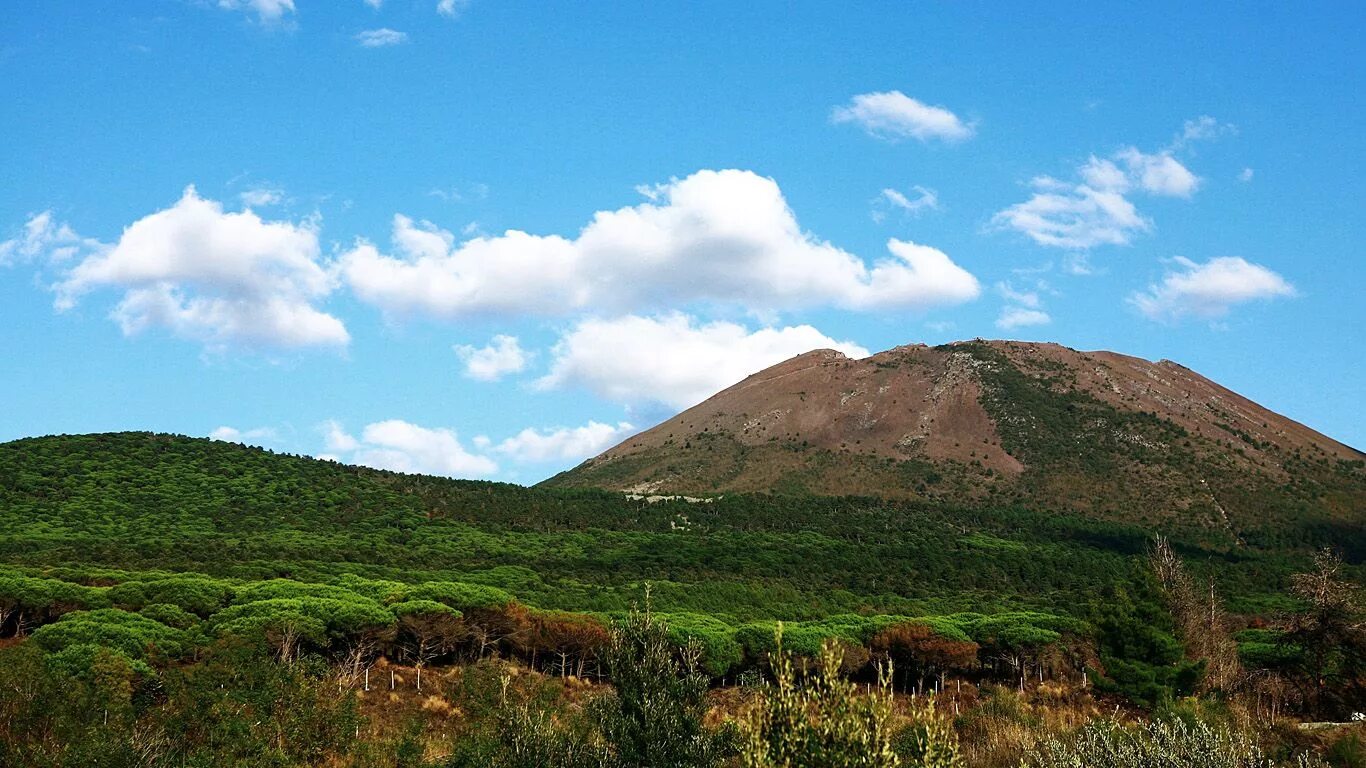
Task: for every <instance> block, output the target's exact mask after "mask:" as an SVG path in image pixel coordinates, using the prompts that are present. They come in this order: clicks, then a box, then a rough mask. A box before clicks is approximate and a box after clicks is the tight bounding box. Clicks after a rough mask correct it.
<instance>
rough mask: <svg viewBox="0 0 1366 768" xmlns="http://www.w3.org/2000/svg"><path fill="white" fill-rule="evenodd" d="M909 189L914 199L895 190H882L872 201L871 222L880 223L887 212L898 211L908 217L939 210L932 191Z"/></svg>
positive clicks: (937, 197)
mask: <svg viewBox="0 0 1366 768" xmlns="http://www.w3.org/2000/svg"><path fill="white" fill-rule="evenodd" d="M911 189H912V190H913V191H914V192H915V195H916V196H915V197H914V198H911V197H908V196H906V195H905V194H904V193H902V192H900V191H898V190H895V189H891V188H888V189H884V190H882V193H881V194H879V195H878V196H877V198H876V199H874V200H873V221H878V222H880V221H882V220H883V219H884V218H886V216H887V211H888V210H899V211H901V212H902V213H905V214H910V215H916V214H919V213H920V212H921V211H937V210H939V195H938V193H936V192H935V191H934V190H933V189H926V188H925V187H922V186H919V185H917V186H914V187H911Z"/></svg>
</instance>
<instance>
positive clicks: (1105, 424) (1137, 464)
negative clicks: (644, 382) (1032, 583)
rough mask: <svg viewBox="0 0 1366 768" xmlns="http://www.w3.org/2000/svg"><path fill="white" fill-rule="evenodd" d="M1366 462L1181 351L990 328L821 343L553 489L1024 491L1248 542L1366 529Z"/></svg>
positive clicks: (957, 497) (1012, 494)
mask: <svg viewBox="0 0 1366 768" xmlns="http://www.w3.org/2000/svg"><path fill="white" fill-rule="evenodd" d="M1363 459H1366V456H1363V454H1362V453H1361V452H1360V451H1357V450H1355V449H1353V448H1350V447H1348V446H1346V445H1343V444H1341V443H1338V442H1336V441H1334V440H1332V439H1330V438H1328V437H1325V436H1324V435H1321V434H1319V433H1317V432H1315V431H1313V430H1311V429H1309V428H1308V427H1306V426H1304V425H1302V424H1299V423H1297V422H1295V421H1292V420H1290V419H1287V418H1285V417H1283V416H1280V415H1279V414H1276V413H1274V412H1272V411H1270V410H1268V409H1266V408H1263V407H1262V406H1260V405H1258V404H1256V403H1254V402H1252V401H1250V400H1248V399H1246V398H1244V397H1242V396H1240V395H1238V394H1237V393H1235V392H1232V391H1230V390H1228V389H1226V388H1224V387H1221V386H1220V385H1218V384H1216V383H1215V382H1212V381H1210V380H1209V379H1207V378H1205V377H1203V376H1201V375H1199V374H1197V373H1195V372H1194V371H1191V370H1190V369H1188V368H1185V367H1184V366H1181V365H1178V364H1176V363H1173V362H1170V361H1166V360H1163V361H1160V362H1156V363H1153V362H1149V361H1146V360H1141V359H1138V358H1134V357H1128V356H1125V355H1120V354H1115V353H1113V352H1078V351H1076V350H1072V349H1068V348H1066V347H1062V346H1059V345H1056V344H1034V343H1023V342H1011V341H981V340H978V341H970V342H958V343H954V344H949V345H944V346H939V347H927V346H923V345H912V346H903V347H897V348H894V349H891V350H887V351H885V352H881V353H878V354H875V355H872V356H870V357H867V358H864V359H862V360H852V359H849V358H847V357H845V356H844V355H842V354H840V353H839V352H835V351H833V350H816V351H814V352H808V353H806V354H804V355H800V356H798V357H795V358H792V359H791V360H788V361H786V362H783V363H780V364H778V365H775V366H773V367H771V368H768V369H766V370H764V371H761V372H759V373H756V374H754V375H752V376H750V377H748V378H746V379H745V380H744V381H741V382H739V383H737V384H735V385H734V386H731V387H729V388H727V389H725V390H723V391H721V392H719V393H717V394H716V395H715V396H713V397H711V398H709V399H708V400H706V401H705V402H703V403H701V404H699V405H697V406H695V407H693V408H690V409H688V410H686V411H684V412H683V413H680V414H679V415H677V416H675V417H674V418H672V419H669V420H668V421H665V422H664V423H662V424H660V425H658V426H656V427H654V428H653V429H650V430H648V431H646V432H643V433H641V434H639V435H636V436H634V437H632V438H629V439H628V440H626V441H625V442H623V443H622V444H620V445H618V446H616V447H614V448H612V449H610V450H608V451H606V452H605V453H603V454H602V455H600V456H598V457H596V458H593V459H590V460H588V461H586V462H584V463H583V464H582V465H580V466H579V467H576V468H575V469H573V470H570V471H568V472H565V473H562V474H560V475H558V476H556V477H554V478H551V479H550V480H548V481H547V482H546V485H548V486H555V487H601V488H611V489H617V490H624V491H631V492H636V493H654V494H663V493H681V494H691V495H695V496H708V495H716V494H720V493H728V492H776V493H785V494H802V493H816V494H824V495H845V494H856V495H876V496H884V497H895V498H905V499H917V500H925V501H935V502H947V503H952V504H956V505H963V506H1002V505H1013V504H1022V505H1027V506H1031V507H1035V508H1041V509H1049V510H1057V511H1062V510H1066V511H1069V512H1073V513H1077V514H1083V515H1087V516H1092V517H1096V518H1101V519H1106V520H1114V521H1123V522H1128V523H1135V524H1140V525H1147V526H1157V525H1161V526H1175V527H1186V528H1193V529H1206V530H1208V531H1211V532H1213V531H1222V533H1223V535H1225V536H1227V537H1228V538H1229V539H1230V540H1235V541H1236V540H1239V539H1243V540H1246V538H1247V537H1248V536H1250V535H1258V534H1259V533H1265V532H1266V531H1267V530H1268V528H1286V527H1297V526H1303V525H1307V524H1312V525H1322V526H1325V527H1326V528H1335V529H1341V530H1343V531H1349V530H1351V529H1353V528H1360V527H1361V526H1363V525H1366V461H1363Z"/></svg>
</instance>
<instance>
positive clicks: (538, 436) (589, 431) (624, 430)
mask: <svg viewBox="0 0 1366 768" xmlns="http://www.w3.org/2000/svg"><path fill="white" fill-rule="evenodd" d="M635 433H636V428H635V427H634V426H632V425H631V424H629V423H627V422H624V421H622V422H618V423H617V424H616V425H615V426H613V425H611V424H603V423H601V422H597V421H590V422H588V423H587V424H586V425H584V426H582V427H561V428H558V429H550V430H538V429H524V430H522V431H521V432H519V433H517V434H516V435H514V436H512V437H509V438H507V439H506V440H504V441H502V442H501V443H499V444H498V446H497V447H496V448H495V449H494V450H496V451H498V452H499V453H501V454H505V455H507V456H509V457H511V458H512V459H513V460H514V461H517V462H523V463H538V462H547V461H579V460H582V459H586V458H589V457H590V456H596V455H597V454H599V453H602V452H603V451H605V450H607V449H608V448H611V447H612V446H614V445H616V444H617V443H619V442H621V441H622V440H624V439H626V438H627V437H629V436H631V435H633V434H635Z"/></svg>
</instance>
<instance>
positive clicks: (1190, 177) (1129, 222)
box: [992, 147, 1200, 250]
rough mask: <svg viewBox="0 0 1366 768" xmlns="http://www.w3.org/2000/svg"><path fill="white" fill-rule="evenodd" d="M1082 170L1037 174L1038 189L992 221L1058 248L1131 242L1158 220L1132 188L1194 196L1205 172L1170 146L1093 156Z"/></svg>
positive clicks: (998, 214)
mask: <svg viewBox="0 0 1366 768" xmlns="http://www.w3.org/2000/svg"><path fill="white" fill-rule="evenodd" d="M1077 176H1078V178H1079V181H1077V182H1067V181H1061V180H1059V179H1055V178H1053V177H1051V176H1040V177H1037V178H1035V179H1033V180H1032V181H1031V182H1030V186H1031V187H1033V189H1034V193H1033V195H1032V196H1031V197H1030V198H1029V199H1028V200H1026V201H1024V202H1023V203H1016V204H1015V205H1012V206H1010V207H1009V208H1006V209H1005V210H1003V211H1000V212H998V213H997V214H996V215H995V216H993V217H992V223H993V224H994V225H996V226H998V227H1004V228H1007V229H1013V230H1015V231H1017V232H1021V233H1023V234H1024V235H1026V236H1028V237H1029V238H1030V239H1031V240H1033V241H1034V242H1036V243H1039V244H1040V245H1048V246H1054V247H1058V248H1070V249H1081V250H1084V249H1087V248H1094V247H1096V246H1100V245H1128V244H1129V243H1130V242H1131V241H1132V239H1133V237H1134V235H1137V234H1140V233H1143V232H1147V231H1150V230H1151V229H1152V226H1153V224H1152V220H1151V219H1149V218H1147V217H1146V216H1144V215H1142V214H1141V213H1139V211H1138V208H1137V207H1136V206H1135V205H1134V203H1133V202H1132V201H1131V200H1130V199H1129V197H1128V195H1129V194H1130V193H1131V192H1143V193H1146V194H1149V195H1155V196H1162V197H1182V198H1189V197H1190V196H1191V195H1193V194H1194V193H1195V191H1196V190H1197V189H1198V188H1199V186H1200V178H1199V177H1198V176H1196V175H1195V174H1194V173H1191V171H1190V169H1188V168H1186V166H1184V165H1182V164H1181V162H1180V161H1179V160H1177V159H1176V158H1175V157H1173V156H1172V154H1171V153H1170V152H1169V151H1166V150H1164V151H1162V152H1158V153H1156V154H1147V153H1144V152H1140V151H1139V150H1138V149H1136V148H1134V147H1125V148H1123V149H1121V150H1119V151H1118V152H1115V153H1114V154H1113V155H1111V156H1110V157H1108V158H1100V157H1095V156H1092V157H1090V158H1089V159H1088V160H1087V161H1086V162H1085V163H1083V164H1082V165H1081V166H1080V167H1078V168H1077Z"/></svg>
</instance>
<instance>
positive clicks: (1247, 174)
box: [1238, 168, 1256, 184]
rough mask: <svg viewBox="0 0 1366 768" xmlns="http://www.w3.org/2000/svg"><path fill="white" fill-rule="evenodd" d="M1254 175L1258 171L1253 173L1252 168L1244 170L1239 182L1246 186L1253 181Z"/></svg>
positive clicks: (1241, 172) (1239, 175)
mask: <svg viewBox="0 0 1366 768" xmlns="http://www.w3.org/2000/svg"><path fill="white" fill-rule="evenodd" d="M1254 173H1256V171H1253V170H1252V169H1251V168H1244V169H1243V170H1242V171H1240V172H1239V173H1238V181H1241V182H1243V183H1244V184H1246V183H1247V182H1249V181H1252V176H1253V174H1254Z"/></svg>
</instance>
